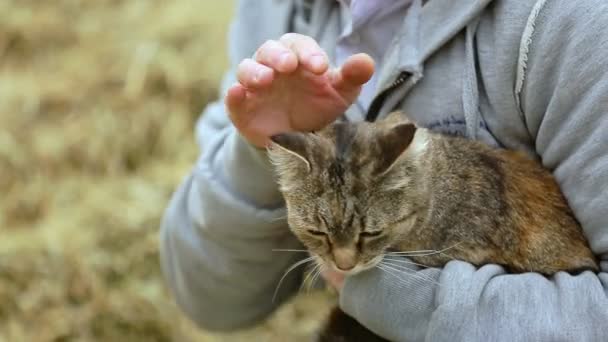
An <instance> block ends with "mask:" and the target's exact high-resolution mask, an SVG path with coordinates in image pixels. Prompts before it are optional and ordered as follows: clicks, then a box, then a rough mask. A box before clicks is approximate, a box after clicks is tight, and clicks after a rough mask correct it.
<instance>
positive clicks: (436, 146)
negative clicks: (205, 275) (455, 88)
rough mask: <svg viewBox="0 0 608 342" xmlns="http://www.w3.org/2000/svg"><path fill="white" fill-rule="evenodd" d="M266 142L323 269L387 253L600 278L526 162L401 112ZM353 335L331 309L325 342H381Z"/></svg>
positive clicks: (297, 227) (366, 262)
mask: <svg viewBox="0 0 608 342" xmlns="http://www.w3.org/2000/svg"><path fill="white" fill-rule="evenodd" d="M271 140H272V142H273V143H272V144H271V146H270V147H269V157H270V160H271V161H272V163H273V165H274V169H275V171H276V174H277V179H278V183H279V189H280V191H281V193H282V194H283V197H284V199H285V203H286V207H287V221H288V224H289V227H290V229H291V230H292V231H293V233H294V234H295V235H296V237H297V238H298V239H299V240H300V241H301V242H302V243H303V245H304V246H305V247H306V248H307V249H308V251H309V252H310V253H311V255H312V256H314V257H315V259H316V261H317V262H318V263H320V264H321V265H322V266H323V267H327V268H329V269H334V270H337V271H339V272H342V273H344V274H346V275H352V274H356V273H358V272H361V271H364V270H366V269H370V268H372V267H376V266H377V265H378V264H379V263H380V262H381V261H382V259H383V258H384V256H385V255H386V253H388V252H389V251H397V252H399V251H404V252H405V251H418V250H436V251H440V250H447V249H449V253H447V252H446V253H419V255H415V256H411V257H410V258H411V260H413V261H414V262H416V263H419V264H423V265H425V266H428V267H441V266H443V265H445V264H446V263H447V262H448V261H450V260H451V259H452V258H454V259H459V260H463V261H466V262H469V263H472V264H474V265H476V266H481V265H484V264H489V263H492V264H499V265H502V266H503V267H504V268H505V269H506V270H507V271H509V272H512V273H521V272H538V273H541V274H543V275H547V276H549V275H551V274H554V273H556V272H558V271H568V272H573V273H576V272H580V271H584V270H591V271H598V264H597V260H596V258H595V256H594V255H593V253H592V252H591V249H590V248H589V245H588V243H587V240H586V239H585V237H584V235H583V232H582V229H581V227H580V225H579V223H578V222H577V220H576V218H575V217H574V215H573V213H572V211H571V209H570V208H569V206H568V204H567V202H566V200H565V198H564V196H563V195H562V193H561V191H560V189H559V186H558V185H557V183H556V181H555V179H554V178H553V176H552V175H551V173H550V172H549V171H548V170H546V169H544V168H543V167H542V166H541V165H540V163H538V162H537V161H535V160H533V159H531V158H529V157H528V156H526V155H525V154H524V153H522V152H516V151H511V150H505V149H496V148H492V147H490V146H488V145H486V144H484V143H482V142H478V141H473V140H468V139H465V138H462V137H455V136H448V135H443V134H438V133H433V132H431V131H429V130H428V129H425V128H420V127H416V126H415V125H414V124H413V123H411V122H409V121H408V120H407V119H405V115H404V114H403V113H401V112H395V113H392V114H391V115H389V116H388V117H387V118H386V119H384V120H380V121H377V122H373V123H370V122H358V123H348V122H336V123H334V124H332V125H329V126H328V127H326V128H325V129H323V130H321V131H319V132H315V133H301V132H292V133H285V134H280V135H276V136H273V137H272V138H271ZM357 325H358V323H357V322H356V321H355V320H354V319H352V318H350V317H348V316H346V315H345V314H344V313H342V312H341V311H340V310H339V309H336V311H334V313H332V315H331V317H330V320H329V324H327V325H326V327H325V329H324V331H323V332H321V334H320V338H319V340H320V341H384V339H382V338H380V337H377V336H376V337H374V336H375V335H373V334H372V333H370V335H369V336H367V337H365V339H364V338H363V337H361V338H356V337H354V336H353V335H348V334H347V333H345V331H359V330H360V329H361V327H356V326H357ZM348 326H351V328H345V327H348ZM363 329H364V328H363ZM357 333H359V332H357ZM347 335H348V336H347ZM374 338H377V339H374Z"/></svg>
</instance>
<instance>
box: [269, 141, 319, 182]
mask: <svg viewBox="0 0 608 342" xmlns="http://www.w3.org/2000/svg"><path fill="white" fill-rule="evenodd" d="M307 139H308V138H307V135H306V133H301V132H290V133H282V134H277V135H274V136H272V137H271V138H270V140H272V142H273V143H272V144H271V145H270V149H269V155H270V158H271V159H272V161H273V163H274V164H275V165H277V166H281V165H285V164H292V163H291V161H298V162H300V163H303V164H302V165H305V166H306V170H307V171H308V172H310V171H311V166H310V161H309V160H308V158H307V145H308V144H307V141H308V140H307Z"/></svg>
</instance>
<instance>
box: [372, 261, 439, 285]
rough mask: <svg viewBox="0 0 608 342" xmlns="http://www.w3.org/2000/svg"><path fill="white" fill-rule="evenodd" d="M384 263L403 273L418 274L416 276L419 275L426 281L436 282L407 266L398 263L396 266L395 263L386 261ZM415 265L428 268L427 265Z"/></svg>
mask: <svg viewBox="0 0 608 342" xmlns="http://www.w3.org/2000/svg"><path fill="white" fill-rule="evenodd" d="M383 263H384V264H385V265H389V266H392V267H394V268H396V269H399V270H401V271H404V272H410V273H416V275H418V276H420V277H422V278H425V279H426V280H428V281H434V280H433V279H432V278H430V277H428V276H426V275H424V274H421V273H418V271H417V270H412V269H410V268H408V267H406V266H405V265H403V264H398V263H395V264H394V263H389V262H386V261H384V262H383ZM413 265H417V266H424V267H426V266H425V265H422V264H416V263H413Z"/></svg>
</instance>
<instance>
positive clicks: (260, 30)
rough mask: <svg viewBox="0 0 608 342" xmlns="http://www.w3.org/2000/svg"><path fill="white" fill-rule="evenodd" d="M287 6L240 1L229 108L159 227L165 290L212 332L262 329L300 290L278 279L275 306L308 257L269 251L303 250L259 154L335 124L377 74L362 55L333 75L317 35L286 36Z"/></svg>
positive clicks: (217, 117)
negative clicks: (280, 139) (277, 138)
mask: <svg viewBox="0 0 608 342" xmlns="http://www.w3.org/2000/svg"><path fill="white" fill-rule="evenodd" d="M291 5H292V2H291V1H280V2H277V1H271V0H267V1H260V0H241V1H240V3H239V11H238V14H237V18H238V19H237V20H236V22H235V24H234V25H233V27H232V31H231V32H232V34H231V36H230V40H229V42H230V47H231V60H232V65H233V70H232V71H231V72H229V73H228V74H227V76H226V78H225V80H224V83H223V91H222V95H223V98H224V103H225V107H226V108H227V110H224V104H222V103H221V102H218V103H215V104H213V105H211V106H209V107H208V109H207V110H206V111H205V113H204V114H203V117H202V119H201V120H200V122H199V125H198V127H197V135H198V141H199V143H200V144H201V146H202V149H203V153H202V154H201V157H200V159H199V161H198V163H197V165H196V167H195V168H194V170H193V172H192V174H191V175H190V176H189V177H188V178H187V179H186V180H185V181H184V183H183V184H182V185H181V187H180V188H179V189H178V191H177V192H176V193H175V194H174V196H173V199H172V201H171V203H170V204H169V207H168V208H167V210H166V213H165V217H164V220H163V223H162V238H161V261H162V267H163V272H164V275H165V278H166V279H167V282H168V283H169V288H170V289H171V291H172V292H173V294H174V296H175V297H176V299H177V302H178V304H179V305H180V306H181V307H182V308H183V310H184V311H185V312H186V313H188V314H189V316H190V317H191V318H192V319H193V320H194V321H196V322H197V323H198V324H199V325H200V326H202V327H205V328H207V329H214V330H230V329H236V328H241V327H244V326H246V325H248V324H252V323H255V322H258V321H259V320H261V319H262V318H264V317H265V316H267V315H268V314H269V313H270V312H271V311H272V310H273V309H274V308H275V307H276V306H277V305H278V304H279V303H280V302H281V299H284V298H285V297H286V295H287V294H290V293H293V290H294V288H295V287H296V286H297V285H298V284H299V281H300V278H301V268H300V269H297V270H295V271H293V272H292V273H291V276H290V277H287V278H285V279H284V280H283V281H282V283H281V287H280V289H281V291H280V292H279V296H278V297H277V298H275V300H273V298H274V293H275V288H276V287H277V286H278V285H279V283H280V282H281V281H280V278H281V276H282V274H283V272H284V271H285V270H286V269H287V268H288V266H289V265H290V264H294V263H295V262H296V261H297V260H298V259H300V258H303V257H304V256H306V255H305V254H303V253H291V254H289V253H277V252H274V251H273V249H275V248H276V249H290V248H294V247H295V248H298V247H299V248H301V245H300V244H299V243H298V242H297V240H296V238H295V237H294V236H293V235H292V234H291V232H290V231H289V229H288V227H287V220H286V212H285V209H284V204H283V199H282V197H281V195H280V193H279V191H278V186H277V184H276V182H275V180H274V176H273V171H272V167H271V165H270V164H269V161H268V158H267V156H266V152H265V151H264V150H263V148H264V147H265V146H266V145H267V143H268V142H269V141H270V137H271V136H272V135H275V134H281V133H285V132H292V131H302V132H308V131H315V130H319V129H321V128H323V127H324V126H325V125H327V124H329V123H331V122H333V121H334V120H335V119H336V118H338V117H339V116H340V115H342V114H343V113H344V112H345V111H346V109H347V108H348V107H349V106H350V105H351V104H352V103H353V101H354V100H355V99H356V98H357V96H358V95H359V92H360V91H361V87H362V85H363V84H364V83H365V82H367V81H368V80H369V79H370V77H371V75H372V73H373V71H374V64H373V60H372V59H371V58H370V57H369V56H367V55H365V54H357V55H353V56H350V57H349V58H348V59H347V60H346V61H345V62H344V64H343V65H342V66H340V67H338V68H329V60H328V58H327V54H326V53H325V52H324V51H323V50H322V49H321V47H319V45H318V43H317V42H316V41H315V40H314V39H313V38H311V37H308V36H305V35H302V34H297V33H287V34H284V33H285V32H284V31H285V30H287V28H288V27H289V25H288V24H289V18H290V17H291V15H290V13H291V11H290V9H291ZM328 10H330V9H328ZM279 36H280V38H279ZM271 38H278V40H268V39H271ZM254 52H255V53H254ZM237 131H238V132H237Z"/></svg>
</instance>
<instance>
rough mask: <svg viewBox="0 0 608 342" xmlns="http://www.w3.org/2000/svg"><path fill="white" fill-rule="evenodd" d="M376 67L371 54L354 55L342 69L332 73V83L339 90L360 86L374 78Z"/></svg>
mask: <svg viewBox="0 0 608 342" xmlns="http://www.w3.org/2000/svg"><path fill="white" fill-rule="evenodd" d="M374 68H375V66H374V60H373V59H372V58H371V57H370V56H369V55H367V54H364V53H360V54H356V55H352V56H350V57H349V58H348V59H347V60H346V62H344V64H343V65H342V67H341V68H340V69H338V70H336V71H335V72H333V73H332V75H331V82H332V85H333V86H334V88H336V89H338V90H351V89H354V88H359V87H361V86H362V85H363V84H365V83H366V82H367V81H369V80H370V78H372V75H373V74H374Z"/></svg>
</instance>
